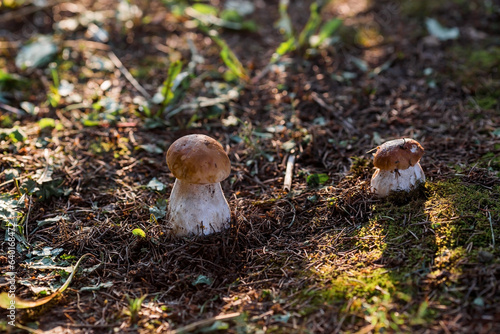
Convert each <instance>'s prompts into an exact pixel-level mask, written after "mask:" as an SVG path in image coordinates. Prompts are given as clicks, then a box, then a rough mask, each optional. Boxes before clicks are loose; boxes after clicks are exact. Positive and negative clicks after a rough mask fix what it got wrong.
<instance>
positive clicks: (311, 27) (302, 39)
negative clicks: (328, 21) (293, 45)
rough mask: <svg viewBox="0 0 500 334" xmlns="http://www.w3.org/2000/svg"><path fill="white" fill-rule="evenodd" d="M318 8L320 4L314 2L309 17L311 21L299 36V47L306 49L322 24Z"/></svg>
mask: <svg viewBox="0 0 500 334" xmlns="http://www.w3.org/2000/svg"><path fill="white" fill-rule="evenodd" d="M318 8H319V7H318V3H316V2H313V3H312V4H311V14H310V15H309V20H308V21H307V23H306V25H305V27H304V29H303V30H302V32H301V33H300V35H299V40H298V43H299V47H304V46H305V45H306V44H307V43H308V42H309V38H310V37H311V36H312V35H313V34H314V33H315V32H316V30H317V29H318V27H319V25H320V24H321V16H320V15H319V11H318Z"/></svg>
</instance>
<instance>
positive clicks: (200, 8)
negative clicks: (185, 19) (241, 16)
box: [191, 3, 218, 16]
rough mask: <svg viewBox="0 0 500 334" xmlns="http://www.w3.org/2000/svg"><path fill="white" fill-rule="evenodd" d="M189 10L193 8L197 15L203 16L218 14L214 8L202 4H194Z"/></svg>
mask: <svg viewBox="0 0 500 334" xmlns="http://www.w3.org/2000/svg"><path fill="white" fill-rule="evenodd" d="M191 8H193V9H194V10H195V11H197V12H198V13H201V14H205V15H215V16H216V15H217V14H218V10H217V8H216V7H214V6H210V5H207V4H203V3H195V4H194V5H192V6H191Z"/></svg>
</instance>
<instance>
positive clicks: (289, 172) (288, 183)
mask: <svg viewBox="0 0 500 334" xmlns="http://www.w3.org/2000/svg"><path fill="white" fill-rule="evenodd" d="M294 153H295V151H293V150H292V151H291V152H290V155H289V156H288V160H287V161H286V172H285V182H284V184H283V190H285V191H290V190H291V189H292V176H293V165H294V164H295V154H294Z"/></svg>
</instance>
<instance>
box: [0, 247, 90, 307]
mask: <svg viewBox="0 0 500 334" xmlns="http://www.w3.org/2000/svg"><path fill="white" fill-rule="evenodd" d="M87 255H91V254H84V255H82V257H81V258H80V259H79V260H78V262H77V263H76V264H75V266H74V268H73V271H72V272H71V275H69V276H68V278H67V279H66V282H65V283H64V285H63V286H61V287H60V288H59V289H57V291H56V292H54V293H53V294H51V295H50V296H47V297H44V298H40V299H37V300H29V299H21V298H18V297H14V301H15V304H14V305H15V307H16V309H22V308H32V307H37V306H41V305H43V304H46V303H48V302H49V301H51V300H52V299H54V298H55V297H57V296H59V295H60V294H61V293H63V292H64V290H66V288H67V287H68V286H69V284H70V283H71V280H72V279H73V277H74V276H75V273H76V269H77V268H78V266H79V265H80V262H82V260H83V258H84V257H86V256H87ZM11 300H12V299H11V298H10V297H9V294H8V293H7V292H2V293H1V294H0V307H1V308H4V309H7V308H9V306H10V305H11Z"/></svg>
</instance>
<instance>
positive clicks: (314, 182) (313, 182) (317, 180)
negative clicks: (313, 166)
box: [306, 174, 329, 187]
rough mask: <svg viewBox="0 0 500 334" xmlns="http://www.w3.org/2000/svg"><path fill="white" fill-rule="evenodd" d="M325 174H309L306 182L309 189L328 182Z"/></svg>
mask: <svg viewBox="0 0 500 334" xmlns="http://www.w3.org/2000/svg"><path fill="white" fill-rule="evenodd" d="M328 179H329V177H328V175H327V174H311V175H308V176H307V179H306V182H307V185H308V186H309V187H317V186H319V185H321V184H324V183H326V182H327V181H328Z"/></svg>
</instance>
